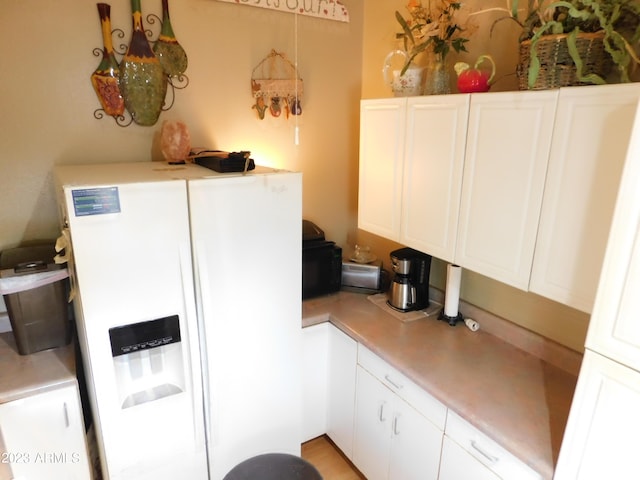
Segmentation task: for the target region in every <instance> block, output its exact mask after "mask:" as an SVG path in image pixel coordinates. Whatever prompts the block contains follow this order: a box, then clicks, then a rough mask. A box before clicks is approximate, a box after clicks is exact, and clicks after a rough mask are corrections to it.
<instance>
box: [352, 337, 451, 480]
mask: <svg viewBox="0 0 640 480" xmlns="http://www.w3.org/2000/svg"><path fill="white" fill-rule="evenodd" d="M357 370H358V371H357V384H356V419H355V431H354V445H353V462H354V463H355V465H356V466H357V467H358V469H360V471H361V472H362V473H363V474H364V475H365V476H366V477H367V479H368V480H378V479H381V480H382V479H390V480H413V479H416V480H417V479H420V480H430V479H433V480H435V479H437V478H438V467H439V463H440V451H441V448H442V436H443V428H444V420H445V417H446V407H445V406H444V405H442V404H441V403H440V402H438V401H437V400H435V399H434V398H432V397H431V396H430V395H428V394H427V393H426V392H424V391H423V390H421V389H420V388H419V387H418V386H416V385H415V384H413V383H412V382H411V381H410V380H409V379H407V378H406V377H405V376H404V375H402V374H401V373H399V372H398V371H397V370H395V369H393V368H392V367H390V366H389V365H388V364H387V363H386V362H384V361H383V360H382V359H380V358H379V357H377V356H376V355H374V354H373V353H372V352H370V351H369V350H367V349H366V348H364V347H362V345H359V346H358V367H357Z"/></svg>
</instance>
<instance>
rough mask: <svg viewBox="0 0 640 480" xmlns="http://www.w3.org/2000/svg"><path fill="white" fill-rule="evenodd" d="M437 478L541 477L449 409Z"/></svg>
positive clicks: (534, 479)
mask: <svg viewBox="0 0 640 480" xmlns="http://www.w3.org/2000/svg"><path fill="white" fill-rule="evenodd" d="M445 431H446V435H445V439H444V445H443V450H442V459H441V464H440V477H439V480H466V479H473V480H494V479H502V480H541V479H542V477H541V476H540V475H539V474H538V473H537V472H536V471H534V470H533V469H532V468H531V467H529V466H528V465H526V464H524V463H523V462H522V461H520V460H519V459H518V458H516V457H515V456H513V455H512V454H511V453H509V452H508V451H506V450H505V449H504V448H502V447H501V446H500V445H498V444H497V443H496V442H494V441H493V440H492V439H490V438H489V437H487V436H486V435H484V434H483V433H482V432H480V431H479V430H477V429H476V428H475V427H474V426H472V425H471V424H469V423H468V422H466V421H465V420H463V419H462V418H460V416H458V415H456V414H455V413H453V412H452V411H451V410H449V412H448V414H447V428H446V430H445Z"/></svg>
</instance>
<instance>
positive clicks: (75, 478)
mask: <svg viewBox="0 0 640 480" xmlns="http://www.w3.org/2000/svg"><path fill="white" fill-rule="evenodd" d="M0 455H2V457H1V458H0V478H3V479H13V480H32V479H45V478H51V479H56V480H86V479H88V478H91V477H90V473H89V460H88V455H87V446H86V439H85V432H84V422H83V418H82V411H81V408H80V398H79V395H78V389H77V386H75V385H70V386H67V387H62V388H57V389H55V390H50V391H47V392H45V393H39V394H36V395H31V396H29V397H25V398H22V399H19V400H14V401H11V402H8V403H4V404H2V405H0Z"/></svg>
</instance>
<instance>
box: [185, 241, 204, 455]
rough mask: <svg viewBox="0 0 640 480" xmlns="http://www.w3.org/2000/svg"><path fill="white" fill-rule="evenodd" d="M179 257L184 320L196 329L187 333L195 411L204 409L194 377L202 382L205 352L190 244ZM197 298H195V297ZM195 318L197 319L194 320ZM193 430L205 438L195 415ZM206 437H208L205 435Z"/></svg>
mask: <svg viewBox="0 0 640 480" xmlns="http://www.w3.org/2000/svg"><path fill="white" fill-rule="evenodd" d="M179 258H180V277H181V278H180V283H181V285H182V292H183V298H184V311H185V314H186V317H187V318H186V319H184V320H185V321H184V322H183V325H184V326H186V327H187V329H188V328H189V326H191V325H195V326H196V327H197V328H196V331H191V330H188V332H187V335H188V338H189V352H190V355H189V363H188V366H187V369H188V372H189V375H187V379H188V383H189V384H190V391H191V407H192V409H193V411H194V412H197V411H200V410H201V409H202V405H201V404H200V403H199V400H201V399H202V395H201V394H200V393H199V392H196V385H194V383H195V382H194V378H198V379H200V380H199V381H200V382H202V380H201V379H202V375H201V373H202V371H201V364H200V362H201V356H202V355H203V352H202V351H201V348H200V345H199V340H198V339H199V335H198V329H199V325H198V316H197V311H196V306H195V305H194V303H193V302H192V301H190V300H191V299H192V298H193V295H194V293H195V287H194V283H193V282H194V278H193V270H192V268H191V251H190V245H189V244H188V243H186V244H181V245H180V246H179ZM194 300H195V298H194ZM192 319H195V320H192ZM199 386H200V389H199V390H200V391H202V389H203V388H204V385H203V384H202V383H201V384H200V385H199ZM193 421H194V423H193V431H194V432H195V436H196V442H197V443H198V444H199V443H202V442H203V441H204V440H205V439H203V436H205V432H204V431H203V426H202V425H200V423H199V422H198V421H197V417H196V416H195V415H194V416H193ZM205 438H206V437H205Z"/></svg>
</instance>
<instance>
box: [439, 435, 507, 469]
mask: <svg viewBox="0 0 640 480" xmlns="http://www.w3.org/2000/svg"><path fill="white" fill-rule="evenodd" d="M438 479H439V480H463V479H473V480H500V477H499V476H498V475H496V474H495V473H493V472H492V471H491V470H490V469H489V468H487V467H485V466H484V465H483V464H482V463H481V462H480V461H478V460H476V459H475V458H474V457H473V456H472V455H471V454H470V453H469V452H467V451H466V450H464V449H463V448H462V447H461V446H460V445H458V444H457V443H456V442H454V441H453V440H451V439H450V438H449V437H447V436H446V435H445V437H444V441H443V442H442V458H441V459H440V475H439V476H438Z"/></svg>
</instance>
